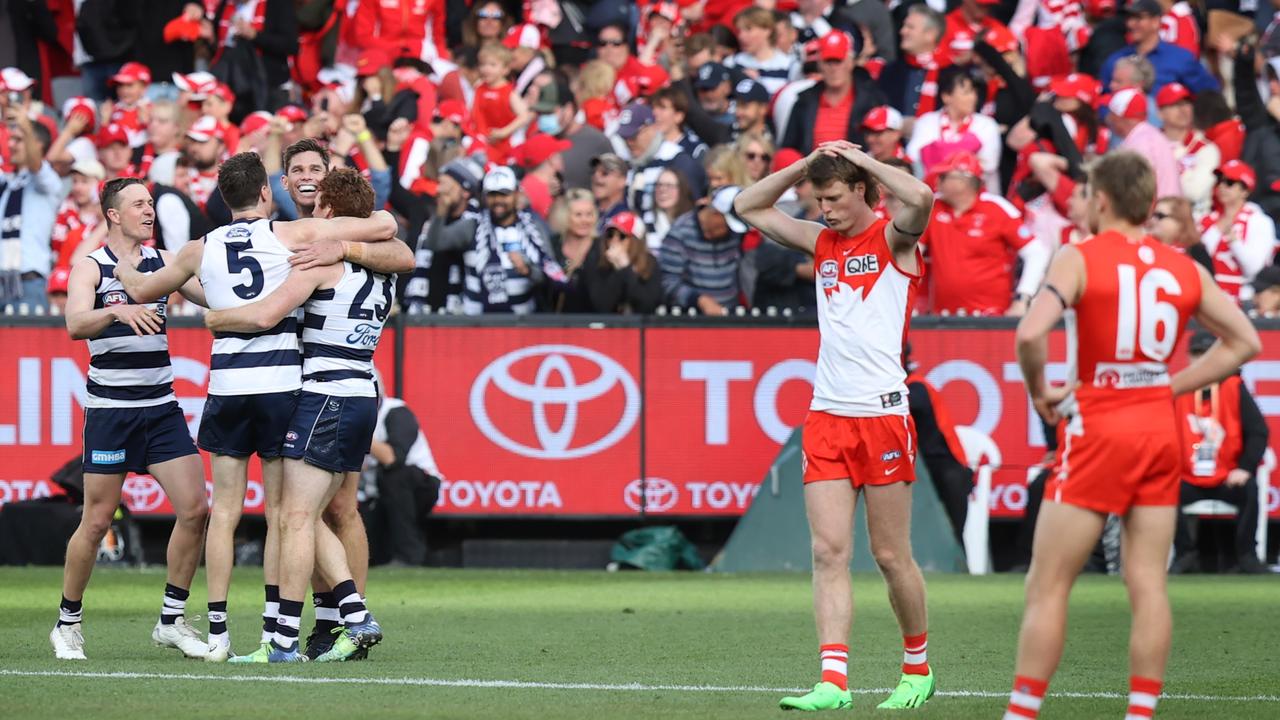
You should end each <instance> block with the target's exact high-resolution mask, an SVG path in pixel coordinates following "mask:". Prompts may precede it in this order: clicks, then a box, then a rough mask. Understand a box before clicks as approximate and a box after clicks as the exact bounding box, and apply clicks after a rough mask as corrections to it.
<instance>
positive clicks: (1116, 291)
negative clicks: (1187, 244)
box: [1067, 231, 1200, 411]
mask: <svg viewBox="0 0 1280 720" xmlns="http://www.w3.org/2000/svg"><path fill="white" fill-rule="evenodd" d="M1076 249H1077V250H1079V251H1080V254H1081V256H1082V257H1083V258H1084V265H1085V278H1086V280H1085V289H1084V293H1083V294H1082V295H1081V297H1080V299H1079V300H1077V301H1076V302H1075V306H1074V310H1075V321H1074V322H1069V323H1068V324H1067V328H1068V332H1069V333H1071V335H1072V337H1070V338H1069V339H1068V343H1069V344H1070V345H1071V346H1072V347H1074V348H1076V352H1078V359H1077V378H1078V379H1079V381H1080V387H1079V389H1078V390H1077V391H1076V398H1077V400H1078V401H1079V402H1080V405H1081V409H1082V410H1084V409H1086V408H1087V407H1088V406H1090V405H1092V406H1093V407H1094V409H1096V407H1097V404H1098V403H1107V401H1108V400H1118V401H1119V402H1117V403H1116V407H1115V408H1114V409H1115V410H1117V411H1123V410H1124V409H1125V408H1127V407H1132V402H1133V401H1135V400H1138V401H1141V400H1148V399H1167V400H1169V401H1170V402H1171V401H1172V394H1171V390H1170V388H1169V369H1168V366H1167V363H1168V361H1169V356H1170V355H1171V354H1172V353H1173V350H1174V348H1175V347H1176V346H1177V344H1178V338H1179V337H1181V336H1182V331H1183V329H1184V328H1186V325H1187V320H1188V319H1190V317H1191V315H1192V314H1193V313H1194V312H1195V311H1196V308H1198V307H1199V306H1200V274H1199V271H1198V270H1197V269H1196V265H1195V262H1194V261H1193V260H1191V258H1189V257H1188V256H1186V255H1185V254H1183V253H1180V252H1178V251H1177V250H1175V249H1174V248H1172V247H1169V246H1168V245H1165V244H1163V243H1161V242H1160V241H1159V240H1156V239H1155V238H1152V237H1149V236H1148V237H1143V238H1142V239H1140V240H1134V239H1131V238H1129V237H1127V236H1125V235H1123V234H1121V233H1118V232H1115V231H1107V232H1102V233H1099V234H1097V235H1094V236H1093V237H1091V238H1089V239H1087V240H1084V241H1082V242H1080V243H1079V244H1077V245H1076ZM1108 409H1112V408H1111V407H1108Z"/></svg>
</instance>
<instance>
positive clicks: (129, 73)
mask: <svg viewBox="0 0 1280 720" xmlns="http://www.w3.org/2000/svg"><path fill="white" fill-rule="evenodd" d="M108 82H110V83H111V84H112V85H123V84H124V83H134V82H140V83H146V84H148V85H150V84H151V71H150V70H148V69H147V66H146V65H143V64H142V63H140V62H127V63H125V64H124V65H122V66H121V67H120V72H118V73H116V74H115V75H112V76H111V79H110V80H109V81H108Z"/></svg>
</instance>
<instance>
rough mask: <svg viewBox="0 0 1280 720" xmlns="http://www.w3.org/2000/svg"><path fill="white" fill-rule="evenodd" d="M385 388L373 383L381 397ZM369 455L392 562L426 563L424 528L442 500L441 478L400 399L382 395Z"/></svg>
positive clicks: (415, 564) (419, 429) (422, 437)
mask: <svg viewBox="0 0 1280 720" xmlns="http://www.w3.org/2000/svg"><path fill="white" fill-rule="evenodd" d="M384 387H385V386H384V385H383V384H382V383H378V384H377V388H378V390H379V393H381V391H382V389H383V388H384ZM378 400H379V402H378V422H377V425H376V426H375V427H374V430H373V441H372V442H371V443H370V447H369V456H370V457H371V458H372V459H373V462H374V468H373V470H374V477H375V480H376V485H377V488H378V498H379V503H378V508H379V509H380V513H379V514H380V515H381V519H382V520H383V522H384V523H385V527H386V531H387V539H388V543H387V545H388V546H389V547H390V548H391V562H392V563H402V564H404V565H409V566H415V567H416V566H419V565H422V564H423V563H425V562H426V559H427V545H426V542H425V540H424V528H425V525H426V521H427V516H428V515H430V514H431V510H432V508H434V507H435V504H436V501H437V500H438V499H439V497H440V482H441V480H443V479H444V475H443V474H442V473H441V472H440V469H439V468H438V467H436V461H435V457H434V456H432V454H431V447H430V446H429V445H427V438H426V436H425V435H423V434H422V428H421V426H419V424H418V419H417V418H416V417H415V416H414V414H413V411H411V410H410V409H409V407H408V406H407V405H405V404H404V401H403V400H401V399H400V398H394V397H388V396H385V395H380V397H379V398H378Z"/></svg>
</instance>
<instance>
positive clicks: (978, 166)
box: [930, 150, 982, 178]
mask: <svg viewBox="0 0 1280 720" xmlns="http://www.w3.org/2000/svg"><path fill="white" fill-rule="evenodd" d="M953 172H958V173H964V174H965V175H972V176H973V177H976V178H980V177H982V163H980V162H978V156H977V155H974V154H973V153H971V152H969V151H967V150H961V151H959V152H954V153H951V155H950V156H949V157H948V158H947V159H946V160H943V161H942V162H940V163H938V164H937V165H935V166H933V168H932V169H931V171H930V174H933V175H936V176H937V177H938V178H942V177H943V176H944V175H947V174H948V173H953Z"/></svg>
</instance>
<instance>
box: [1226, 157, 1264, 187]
mask: <svg viewBox="0 0 1280 720" xmlns="http://www.w3.org/2000/svg"><path fill="white" fill-rule="evenodd" d="M1218 178H1219V179H1221V180H1236V181H1238V182H1242V183H1244V186H1245V188H1246V189H1247V190H1248V191H1249V192H1253V189H1254V188H1255V187H1257V186H1258V176H1257V174H1255V173H1254V172H1253V168H1251V167H1249V166H1248V165H1246V164H1245V163H1243V162H1241V161H1239V160H1228V161H1227V162H1225V163H1223V164H1222V167H1219V168H1218Z"/></svg>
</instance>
